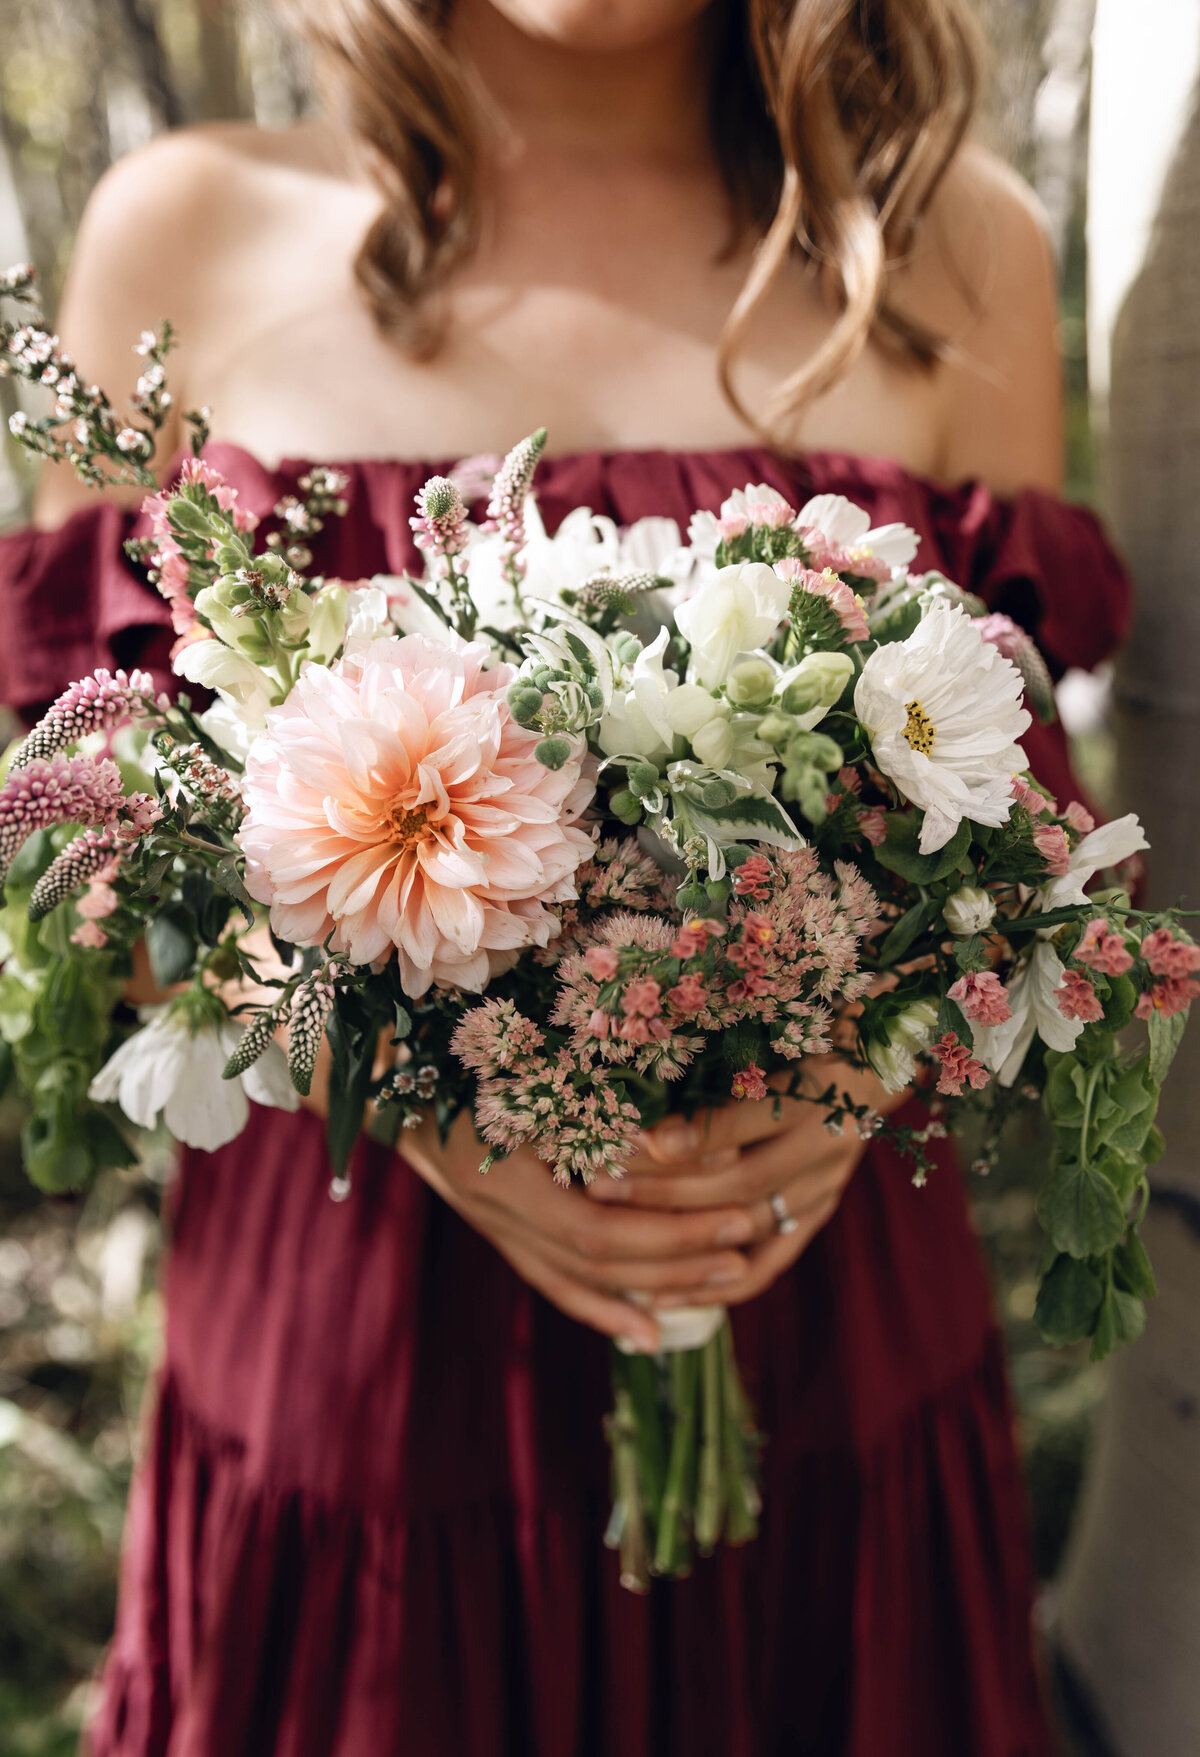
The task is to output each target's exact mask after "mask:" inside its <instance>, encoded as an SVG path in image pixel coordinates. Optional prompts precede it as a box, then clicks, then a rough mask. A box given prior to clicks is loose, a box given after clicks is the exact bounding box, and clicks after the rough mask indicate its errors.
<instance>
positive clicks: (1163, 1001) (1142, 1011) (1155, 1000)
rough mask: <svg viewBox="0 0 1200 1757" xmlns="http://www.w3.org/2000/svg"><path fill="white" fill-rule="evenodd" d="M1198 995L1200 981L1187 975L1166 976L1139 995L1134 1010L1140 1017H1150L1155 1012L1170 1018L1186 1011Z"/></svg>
mask: <svg viewBox="0 0 1200 1757" xmlns="http://www.w3.org/2000/svg"><path fill="white" fill-rule="evenodd" d="M1197 996H1200V982H1195V981H1193V980H1192V978H1191V977H1186V976H1164V977H1163V978H1162V980H1161V981H1159V982H1156V983H1155V984H1154V987H1153V988H1148V989H1147V990H1146V992H1145V993H1144V994H1141V995H1139V996H1138V1003H1137V1006H1136V1008H1135V1009H1134V1010H1135V1012H1136V1013H1137V1016H1138V1018H1139V1019H1149V1018H1151V1017H1152V1016H1153V1014H1155V1013H1161V1014H1162V1016H1163V1018H1164V1019H1170V1018H1173V1017H1174V1015H1175V1014H1176V1013H1182V1012H1185V1011H1186V1010H1187V1008H1188V1007H1190V1006H1191V1004H1192V1002H1193V1001H1194V1000H1195V999H1196V998H1197Z"/></svg>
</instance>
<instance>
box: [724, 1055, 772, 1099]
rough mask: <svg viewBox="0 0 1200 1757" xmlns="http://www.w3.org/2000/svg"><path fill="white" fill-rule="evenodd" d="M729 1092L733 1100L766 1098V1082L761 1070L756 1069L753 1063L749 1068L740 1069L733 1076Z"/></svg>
mask: <svg viewBox="0 0 1200 1757" xmlns="http://www.w3.org/2000/svg"><path fill="white" fill-rule="evenodd" d="M730 1090H731V1092H732V1093H733V1096H734V1097H735V1098H750V1099H758V1098H765V1097H766V1096H767V1082H766V1079H765V1077H764V1075H763V1071H762V1069H761V1068H760V1067H756V1066H755V1064H754V1063H753V1062H751V1063H750V1065H749V1067H746V1068H740V1069H739V1070H738V1072H737V1073H736V1074H735V1075H734V1076H733V1085H732V1086H731V1087H730Z"/></svg>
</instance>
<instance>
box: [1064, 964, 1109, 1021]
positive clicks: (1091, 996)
mask: <svg viewBox="0 0 1200 1757" xmlns="http://www.w3.org/2000/svg"><path fill="white" fill-rule="evenodd" d="M1054 1001H1055V1005H1056V1006H1057V1007H1058V1010H1059V1012H1060V1013H1061V1014H1062V1016H1063V1018H1064V1019H1082V1021H1083V1022H1084V1024H1085V1025H1090V1024H1092V1023H1094V1021H1095V1020H1097V1019H1102V1018H1103V1017H1104V1008H1103V1006H1102V1005H1101V1002H1100V997H1099V995H1098V994H1097V993H1096V990H1095V989H1094V988H1093V987H1092V985H1091V983H1090V982H1089V981H1088V979H1087V977H1086V976H1081V975H1080V974H1079V972H1078V970H1068V971H1067V973H1066V975H1065V976H1064V977H1063V979H1062V982H1061V983H1060V984H1059V986H1058V988H1057V989H1056V990H1055V991H1054Z"/></svg>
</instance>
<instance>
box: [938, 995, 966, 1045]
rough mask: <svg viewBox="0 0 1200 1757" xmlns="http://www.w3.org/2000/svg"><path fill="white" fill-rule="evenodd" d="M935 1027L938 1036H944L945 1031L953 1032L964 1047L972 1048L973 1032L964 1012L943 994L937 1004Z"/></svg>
mask: <svg viewBox="0 0 1200 1757" xmlns="http://www.w3.org/2000/svg"><path fill="white" fill-rule="evenodd" d="M937 1028H938V1035H939V1036H940V1037H945V1035H946V1033H947V1032H953V1034H954V1035H955V1036H956V1037H957V1038H958V1041H959V1042H960V1043H961V1044H962V1045H963V1047H964V1048H965V1049H968V1050H974V1048H975V1033H974V1032H973V1031H972V1030H971V1027H970V1024H969V1022H968V1020H967V1016H966V1014H965V1013H964V1012H963V1010H962V1008H961V1007H960V1006H958V1005H957V1004H956V1003H955V1002H954V1001H952V1000H948V999H947V997H946V996H945V995H943V996H942V999H941V1001H940V1003H939V1005H938V1021H937Z"/></svg>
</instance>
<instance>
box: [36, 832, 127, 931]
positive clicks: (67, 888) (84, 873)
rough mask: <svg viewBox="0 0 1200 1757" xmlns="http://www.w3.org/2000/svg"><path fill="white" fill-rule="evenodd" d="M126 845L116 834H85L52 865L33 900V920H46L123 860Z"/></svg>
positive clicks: (42, 878)
mask: <svg viewBox="0 0 1200 1757" xmlns="http://www.w3.org/2000/svg"><path fill="white" fill-rule="evenodd" d="M122 847H123V844H122V842H121V841H120V840H119V839H118V837H117V836H116V835H115V834H114V833H113V831H112V830H85V831H84V832H83V834H82V835H81V836H76V838H75V840H74V841H73V842H71V843H69V844H68V845H67V847H65V848H64V849H63V851H62V853H61V854H59V855H57V856H56V857H55V859H53V860H52V861H51V862H50V865H49V866H48V867H47V868H46V870H45V872H44V873H43V874H42V876H41V878H40V879H39V880H38V882H37V884H36V885H35V886H34V887H33V895H32V896H31V897H30V899H29V919H30V920H31V921H40V920H41V919H42V917H43V916H45V915H49V913H50V911H51V910H52V909H54V908H56V907H57V905H58V904H59V903H61V902H62V900H63V898H64V897H69V896H70V895H71V893H72V892H73V891H77V890H78V889H79V887H80V885H82V884H86V883H87V881H88V880H89V879H90V878H92V877H94V875H95V874H96V873H98V872H101V871H102V870H103V869H104V868H105V867H106V866H110V865H111V864H112V863H113V861H114V860H115V859H117V858H119V856H120V853H121V849H122Z"/></svg>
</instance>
